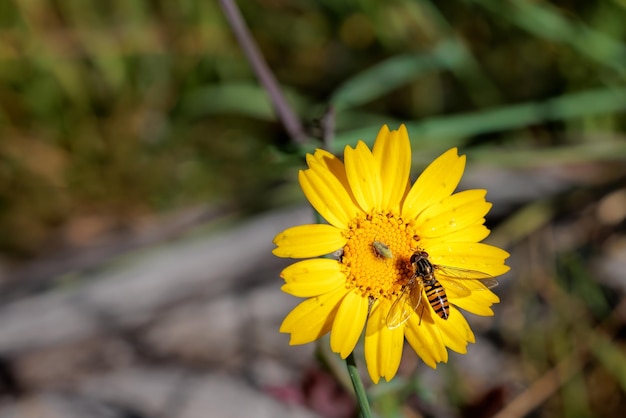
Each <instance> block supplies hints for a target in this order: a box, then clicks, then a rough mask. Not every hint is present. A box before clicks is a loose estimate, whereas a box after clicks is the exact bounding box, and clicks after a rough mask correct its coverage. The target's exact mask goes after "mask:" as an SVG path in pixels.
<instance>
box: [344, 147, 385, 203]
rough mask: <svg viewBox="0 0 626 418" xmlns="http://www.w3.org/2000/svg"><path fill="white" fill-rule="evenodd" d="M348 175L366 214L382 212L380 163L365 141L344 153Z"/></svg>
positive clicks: (357, 199) (354, 192) (348, 148)
mask: <svg viewBox="0 0 626 418" xmlns="http://www.w3.org/2000/svg"><path fill="white" fill-rule="evenodd" d="M344 160H345V164H346V175H347V176H348V182H349V183H350V187H351V188H352V193H353V194H354V197H355V198H356V201H357V202H359V205H360V206H361V208H362V209H363V211H364V212H370V211H371V210H372V209H377V210H380V208H381V205H382V199H383V195H382V183H381V178H380V170H379V167H378V163H377V162H376V160H375V159H374V156H373V155H372V152H371V151H370V150H369V148H367V145H365V143H364V142H363V141H359V142H358V143H357V145H356V148H354V149H352V148H350V147H346V149H345V151H344Z"/></svg>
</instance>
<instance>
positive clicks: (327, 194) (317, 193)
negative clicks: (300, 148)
mask: <svg viewBox="0 0 626 418" xmlns="http://www.w3.org/2000/svg"><path fill="white" fill-rule="evenodd" d="M312 166H313V167H314V168H311V169H309V170H301V171H300V172H299V173H298V180H299V181H300V186H301V187H302V191H303V192H304V195H305V196H306V198H307V199H308V200H309V202H310V203H311V206H313V207H314V208H315V210H316V211H317V212H318V213H319V214H320V215H321V216H322V217H323V218H324V219H326V221H328V223H330V224H331V225H334V226H336V227H337V228H342V229H345V228H347V226H348V223H349V222H350V220H351V219H353V218H354V217H355V216H356V213H357V207H356V206H355V204H354V202H353V200H352V197H351V195H350V193H348V191H347V190H346V189H345V188H344V186H343V184H342V183H341V182H340V181H339V180H338V179H337V177H335V176H334V175H333V174H332V173H331V172H330V171H328V170H326V169H322V168H321V167H320V166H319V165H315V164H312Z"/></svg>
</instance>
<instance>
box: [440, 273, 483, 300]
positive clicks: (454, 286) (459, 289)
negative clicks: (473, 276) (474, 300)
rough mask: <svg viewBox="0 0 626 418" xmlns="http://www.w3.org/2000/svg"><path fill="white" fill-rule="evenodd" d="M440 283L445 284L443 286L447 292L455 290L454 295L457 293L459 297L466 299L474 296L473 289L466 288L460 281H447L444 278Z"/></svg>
mask: <svg viewBox="0 0 626 418" xmlns="http://www.w3.org/2000/svg"><path fill="white" fill-rule="evenodd" d="M440 283H443V286H444V287H445V288H446V290H454V293H456V296H457V297H465V296H469V295H471V294H472V289H471V288H469V287H468V286H465V285H464V284H463V283H461V281H460V280H446V279H445V278H444V279H443V280H441V281H440ZM477 287H479V286H477ZM474 290H477V289H474Z"/></svg>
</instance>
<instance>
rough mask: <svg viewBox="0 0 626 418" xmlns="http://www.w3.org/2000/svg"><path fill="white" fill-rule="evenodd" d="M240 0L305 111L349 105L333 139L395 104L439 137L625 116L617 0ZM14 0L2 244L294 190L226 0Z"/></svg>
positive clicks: (253, 206)
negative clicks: (83, 221) (91, 221)
mask: <svg viewBox="0 0 626 418" xmlns="http://www.w3.org/2000/svg"><path fill="white" fill-rule="evenodd" d="M241 7H242V10H243V14H244V17H246V19H247V22H248V24H249V26H250V27H251V30H252V32H253V35H254V36H255V38H256V39H257V41H258V42H259V44H260V47H261V49H262V52H263V54H264V56H265V57H266V59H267V60H268V62H269V64H270V67H271V68H272V69H273V71H274V72H275V73H276V75H277V77H278V79H279V81H280V82H281V84H282V86H283V87H284V89H285V92H286V93H287V95H288V99H289V101H290V103H291V104H292V105H293V106H294V107H295V108H296V109H297V111H298V112H299V114H300V115H301V117H302V118H303V119H304V120H305V121H308V122H311V124H314V122H315V120H316V118H318V117H320V116H321V115H322V114H323V111H324V109H325V107H326V106H327V105H328V104H329V103H331V104H333V105H334V107H335V109H336V112H337V113H336V117H337V129H338V137H337V143H336V144H337V147H338V149H339V147H341V146H343V145H345V144H347V143H354V142H355V140H356V139H357V138H364V139H369V140H372V139H373V138H374V136H373V133H375V132H376V130H377V129H378V127H379V126H380V124H381V123H389V124H390V125H392V126H395V125H396V124H397V123H400V122H407V123H408V124H409V131H410V133H411V134H412V136H413V138H414V140H415V141H417V142H419V141H423V144H424V145H423V146H424V148H434V150H433V151H432V153H434V152H435V151H437V150H440V149H442V148H445V147H446V146H448V145H450V144H458V143H461V142H468V141H470V142H472V141H473V142H476V141H478V142H481V141H484V140H485V138H487V137H483V136H481V135H485V134H497V137H488V138H489V139H488V140H489V141H492V140H497V141H498V142H497V143H498V144H502V143H503V142H502V141H503V140H506V138H507V136H510V134H511V133H517V134H519V132H520V131H522V132H523V131H524V130H526V129H529V127H533V128H534V129H537V126H539V127H540V129H545V130H546V131H547V132H548V134H549V135H547V136H543V137H544V138H546V137H547V138H548V139H547V140H544V141H546V142H545V143H544V142H542V143H540V144H531V143H528V144H514V146H516V147H520V148H522V149H531V147H532V146H533V145H541V146H549V145H553V144H557V143H559V142H561V141H562V138H560V137H559V132H563V131H566V130H567V129H568V126H570V125H572V124H573V125H574V126H576V127H577V128H579V129H580V128H581V127H582V130H583V131H584V130H586V129H587V128H588V129H589V131H592V132H594V131H602V130H612V131H614V130H616V129H621V128H623V127H624V126H623V125H624V122H623V118H620V114H623V111H624V109H625V108H626V97H625V96H626V90H625V87H624V77H625V75H626V74H625V69H626V65H625V64H626V47H625V46H624V44H623V43H622V42H621V41H620V40H621V39H623V38H624V36H625V33H624V32H625V31H626V28H625V26H624V25H623V20H624V17H625V15H626V11H625V6H624V3H623V2H620V1H617V0H615V1H605V2H594V3H587V2H576V1H562V2H559V3H558V4H549V3H544V2H528V1H522V0H514V1H513V0H511V1H506V2H500V1H488V0H481V1H479V0H474V1H470V0H466V1H460V2H444V3H435V2H430V1H426V0H422V1H409V0H394V1H390V2H377V1H373V0H371V1H359V2H335V1H330V0H327V1H320V2H304V1H294V2H283V1H270V0H265V1H255V2H252V1H246V2H241ZM0 8H1V10H0V60H1V61H2V65H0V138H1V139H0V229H1V230H2V231H3V232H2V234H0V249H1V250H3V251H5V252H7V251H8V252H12V253H23V254H29V253H36V252H38V251H39V250H40V249H41V248H42V246H44V244H46V243H47V242H48V241H49V240H50V237H51V236H53V235H54V233H55V231H58V230H59V229H60V228H61V229H62V227H63V226H64V225H66V224H67V223H68V222H71V221H72V219H75V218H76V217H82V216H97V217H104V218H107V219H109V221H110V222H111V223H113V224H119V225H124V224H125V223H127V222H132V220H133V219H134V218H135V217H137V216H141V215H145V214H151V213H155V212H161V211H168V210H173V209H176V208H179V207H184V206H186V205H190V204H194V203H198V202H209V203H211V204H220V203H230V204H233V203H234V204H235V207H238V208H240V209H241V210H244V211H249V210H257V209H260V208H263V207H266V206H267V205H273V204H279V203H281V202H284V201H285V200H294V199H296V197H294V196H291V194H290V193H289V191H288V190H289V189H287V192H284V191H282V192H281V189H278V191H277V189H276V188H275V185H276V184H279V183H280V181H281V180H282V179H283V178H285V176H286V175H287V174H288V175H289V176H290V175H291V173H292V170H291V169H290V164H289V161H290V160H291V159H290V158H287V159H285V158H284V157H285V156H287V157H288V156H289V154H285V153H284V151H288V149H289V148H285V145H286V142H287V138H286V137H285V134H284V132H283V131H282V129H281V127H280V125H279V123H278V122H277V121H276V118H275V116H274V112H273V110H272V107H271V104H270V101H269V100H268V97H267V94H266V93H265V91H264V90H263V89H262V88H261V87H260V86H259V84H258V83H257V81H256V79H255V78H254V75H253V73H252V71H251V68H250V66H249V64H248V62H247V61H246V59H245V58H244V56H243V55H242V53H241V52H240V50H239V46H238V45H237V44H236V42H235V40H234V38H233V36H232V34H231V31H230V28H229V27H228V25H227V24H226V22H225V20H224V18H223V16H222V13H221V10H220V8H219V5H218V4H217V3H216V2H213V1H208V2H207V1H204V2H203V1H197V0H184V1H177V2H169V1H145V0H144V1H142V0H131V1H127V0H124V1H121V0H117V1H110V2H105V3H103V2H97V1H86V0H56V1H26V2H22V1H16V0H14V1H5V2H2V3H0ZM548 123H549V124H550V126H547V124H548ZM583 125H584V126H583ZM481 138H483V139H481ZM530 141H532V140H530V139H529V142H530ZM615 146H616V147H617V150H618V151H619V153H620V154H621V155H623V154H624V152H625V151H624V149H623V147H619V146H618V145H617V144H616V145H615ZM277 150H278V154H277V152H276V151H277ZM281 150H282V151H281ZM614 151H615V150H614V149H613V148H612V147H609V148H608V151H607V152H606V153H605V154H604V155H602V156H599V157H598V158H606V157H607V154H608V155H613V156H614V155H615V152H614ZM482 152H485V150H484V149H483V150H482ZM491 152H499V150H498V149H491ZM278 157H280V158H278ZM485 158H492V159H493V155H491V154H489V153H488V155H487V156H485ZM279 161H283V162H286V163H285V164H278V162H279ZM268 192H272V193H273V194H272V193H270V194H269V195H268ZM268 196H270V198H268ZM262 197H263V198H262Z"/></svg>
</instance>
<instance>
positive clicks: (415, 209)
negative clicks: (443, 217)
mask: <svg viewBox="0 0 626 418" xmlns="http://www.w3.org/2000/svg"><path fill="white" fill-rule="evenodd" d="M464 169H465V156H464V155H462V156H460V157H459V156H458V155H457V149H456V148H452V149H450V150H448V151H446V152H445V153H443V154H442V155H441V156H439V157H438V158H437V159H436V160H435V161H433V162H432V163H431V164H430V165H429V166H428V167H426V169H425V170H424V172H423V173H422V174H421V175H420V176H419V178H418V179H417V180H416V181H415V184H413V187H411V190H410V191H409V193H408V195H407V196H406V198H405V199H404V203H403V204H402V216H403V217H404V218H405V219H415V218H417V216H418V215H419V214H420V213H421V212H422V211H423V210H424V209H426V208H427V207H429V206H430V205H432V204H434V203H438V202H440V201H441V200H442V199H444V198H445V197H448V196H450V195H451V194H452V192H453V191H454V189H456V186H457V185H458V184H459V181H460V180H461V176H462V175H463V170H464Z"/></svg>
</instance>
